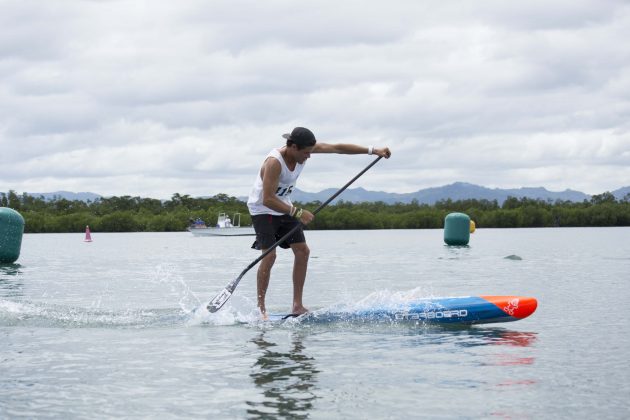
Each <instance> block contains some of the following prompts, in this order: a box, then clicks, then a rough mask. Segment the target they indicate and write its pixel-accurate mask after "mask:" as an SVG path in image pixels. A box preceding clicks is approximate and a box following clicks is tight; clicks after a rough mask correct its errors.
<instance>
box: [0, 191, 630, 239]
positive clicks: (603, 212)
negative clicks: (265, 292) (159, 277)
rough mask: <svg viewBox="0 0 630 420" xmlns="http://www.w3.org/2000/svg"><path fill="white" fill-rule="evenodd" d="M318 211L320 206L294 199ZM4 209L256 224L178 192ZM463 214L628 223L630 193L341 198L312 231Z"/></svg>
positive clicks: (227, 200) (46, 227)
mask: <svg viewBox="0 0 630 420" xmlns="http://www.w3.org/2000/svg"><path fill="white" fill-rule="evenodd" d="M295 204H296V205H298V206H301V207H304V208H306V209H311V210H313V209H315V208H316V207H318V206H319V205H320V204H321V203H320V202H317V201H316V202H310V203H295ZM0 207H9V208H12V209H14V210H17V211H18V212H20V214H22V216H23V217H24V220H25V222H26V225H25V232H27V233H53V232H55V233H57V232H82V231H84V230H85V226H86V225H89V226H90V229H91V230H92V231H96V232H178V231H184V230H186V228H187V227H188V226H189V224H190V223H191V220H194V219H197V218H201V219H203V220H204V221H205V222H206V224H208V225H209V226H212V225H214V223H215V222H216V219H217V216H218V214H219V213H227V215H228V216H230V217H232V216H233V215H234V214H235V213H240V214H241V225H242V226H246V225H250V224H251V217H250V216H249V213H248V211H247V205H246V203H245V202H243V201H241V200H239V199H238V198H236V197H231V196H228V195H226V194H218V195H215V196H213V197H209V198H193V197H190V196H189V195H180V194H177V193H176V194H174V195H173V196H172V197H171V199H170V200H157V199H152V198H141V197H131V196H121V197H109V198H98V199H96V200H94V201H89V200H88V201H81V200H67V199H65V198H62V197H54V198H53V199H51V200H46V199H44V197H42V196H40V197H34V196H31V195H28V194H21V195H18V194H16V193H15V192H14V191H9V192H8V193H0ZM452 212H462V213H466V214H468V215H469V216H470V218H471V219H472V220H474V221H475V223H476V224H477V227H484V228H519V227H585V226H630V194H628V195H626V196H625V197H624V198H623V199H621V200H617V199H616V198H615V197H614V195H613V194H611V193H610V192H605V193H603V194H599V195H594V196H593V197H592V198H591V199H590V200H585V201H583V202H579V203H576V202H570V201H555V202H550V201H544V200H536V199H530V198H515V197H510V198H508V199H507V200H506V201H504V202H503V203H502V204H501V205H499V203H498V202H497V201H496V200H484V199H480V200H477V199H469V200H457V201H453V200H450V199H448V200H442V201H438V202H437V203H435V204H434V205H427V204H420V203H418V202H417V201H413V202H411V203H408V204H404V203H396V204H386V203H384V202H369V203H368V202H366V203H351V202H345V201H339V202H338V203H336V204H334V205H329V206H328V207H327V208H326V209H324V210H322V211H321V212H320V213H319V214H318V215H317V217H316V218H315V220H314V221H313V223H312V224H310V225H309V229H319V230H325V229H336V230H339V229H440V228H442V227H443V226H444V218H445V217H446V215H447V214H449V213H452Z"/></svg>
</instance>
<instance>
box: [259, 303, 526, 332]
mask: <svg viewBox="0 0 630 420" xmlns="http://www.w3.org/2000/svg"><path fill="white" fill-rule="evenodd" d="M537 306H538V302H537V301H536V299H534V298H533V297H525V296H468V297H446V298H428V299H418V300H415V301H412V302H407V303H404V304H395V305H391V306H389V305H388V306H382V307H373V308H364V309H360V310H343V309H333V310H322V311H314V312H309V313H307V314H304V315H299V316H295V315H292V314H271V315H269V321H271V322H279V321H284V320H288V319H295V320H296V321H298V322H304V323H310V322H313V323H327V322H384V321H385V322H394V323H408V322H414V323H431V324H433V323H439V324H462V325H470V324H490V323H495V322H511V321H518V320H519V319H523V318H527V317H528V316H530V315H531V314H533V313H534V311H535V310H536V307H537Z"/></svg>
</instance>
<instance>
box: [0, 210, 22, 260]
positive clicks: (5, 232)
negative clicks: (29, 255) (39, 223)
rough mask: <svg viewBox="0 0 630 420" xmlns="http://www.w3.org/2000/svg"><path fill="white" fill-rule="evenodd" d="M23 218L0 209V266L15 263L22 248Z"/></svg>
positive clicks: (12, 211)
mask: <svg viewBox="0 0 630 420" xmlns="http://www.w3.org/2000/svg"><path fill="white" fill-rule="evenodd" d="M23 233H24V218H23V217H22V215H21V214H20V213H18V212H17V211H15V210H13V209H10V208H8V207H0V264H6V263H8V264H11V263H14V262H15V261H17V259H18V257H19V256H20V248H21V247H22V234H23Z"/></svg>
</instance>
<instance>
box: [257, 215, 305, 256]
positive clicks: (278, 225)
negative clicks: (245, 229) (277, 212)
mask: <svg viewBox="0 0 630 420" xmlns="http://www.w3.org/2000/svg"><path fill="white" fill-rule="evenodd" d="M252 224H253V225H254V230H255V231H256V241H254V243H253V244H252V248H253V249H258V250H260V249H269V248H271V245H273V244H275V243H276V241H278V240H279V239H280V238H282V237H283V236H284V235H286V234H287V233H288V232H289V231H290V230H291V229H293V228H294V227H295V226H296V225H299V226H300V228H299V229H297V230H296V231H295V232H293V235H291V236H289V237H288V238H287V239H286V240H285V241H284V242H282V243H281V244H280V245H279V246H280V248H285V249H286V248H289V247H290V246H291V244H299V243H302V242H306V238H305V237H304V229H303V228H302V224H301V223H300V222H299V221H298V220H297V219H296V218H294V217H291V216H289V215H288V214H283V215H282V216H274V215H271V214H257V215H255V216H252Z"/></svg>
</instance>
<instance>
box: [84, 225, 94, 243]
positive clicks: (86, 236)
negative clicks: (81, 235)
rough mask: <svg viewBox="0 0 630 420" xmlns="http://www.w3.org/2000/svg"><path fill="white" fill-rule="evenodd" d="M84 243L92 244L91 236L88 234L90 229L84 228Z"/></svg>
mask: <svg viewBox="0 0 630 420" xmlns="http://www.w3.org/2000/svg"><path fill="white" fill-rule="evenodd" d="M84 242H92V234H91V233H90V227H89V226H86V227H85V240H84Z"/></svg>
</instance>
